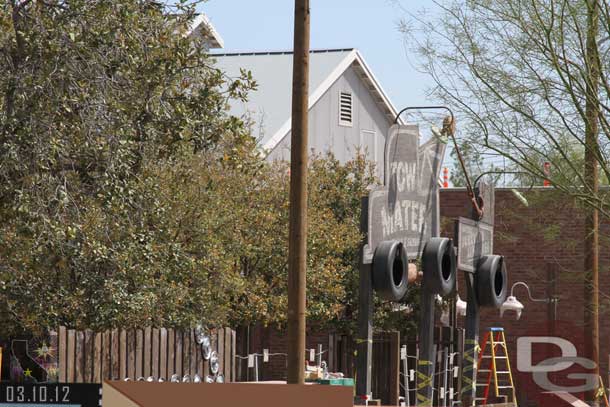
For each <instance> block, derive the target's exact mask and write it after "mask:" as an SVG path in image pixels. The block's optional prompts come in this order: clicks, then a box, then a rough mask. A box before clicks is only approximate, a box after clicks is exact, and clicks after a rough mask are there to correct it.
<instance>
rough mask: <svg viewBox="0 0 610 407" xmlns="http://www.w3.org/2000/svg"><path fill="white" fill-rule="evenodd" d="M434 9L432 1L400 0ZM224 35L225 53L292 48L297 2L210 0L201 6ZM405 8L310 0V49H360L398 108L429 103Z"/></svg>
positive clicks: (370, 0) (367, 1)
mask: <svg viewBox="0 0 610 407" xmlns="http://www.w3.org/2000/svg"><path fill="white" fill-rule="evenodd" d="M401 4H402V7H403V8H405V9H408V10H410V11H413V12H414V11H417V10H418V9H421V8H423V7H425V8H431V7H432V6H433V5H432V1H431V0H402V2H401ZM200 11H203V12H205V13H206V14H207V16H208V18H209V19H210V21H211V22H212V24H213V25H214V27H215V28H216V31H218V33H219V34H220V36H221V37H222V38H223V40H224V43H225V47H224V50H223V51H224V52H237V51H278V50H291V49H292V43H293V24H294V1H293V0H208V2H207V3H204V4H203V5H202V6H201V7H200ZM402 17H404V11H403V10H401V9H400V7H397V6H396V5H395V4H394V2H392V1H391V0H311V44H310V45H311V48H312V49H324V48H357V49H358V50H359V51H360V53H361V54H362V56H363V57H364V59H365V61H366V63H367V64H368V65H369V67H370V68H371V70H372V71H373V74H374V75H375V76H376V78H377V80H378V81H379V82H380V84H381V87H382V88H383V90H384V91H385V93H386V94H387V95H388V96H389V98H390V100H391V101H392V103H393V104H394V106H395V107H396V108H397V109H398V110H400V109H401V108H403V107H406V106H418V105H430V104H432V102H433V101H432V100H428V99H427V98H426V89H427V87H428V86H430V84H431V81H430V79H428V78H427V76H426V75H425V74H422V73H419V72H417V69H416V65H417V58H416V56H415V55H413V54H412V53H411V52H409V53H408V52H407V50H408V48H409V47H408V46H407V45H406V44H405V41H404V38H403V35H402V34H401V33H400V32H399V30H398V23H399V21H400V19H401V18H402Z"/></svg>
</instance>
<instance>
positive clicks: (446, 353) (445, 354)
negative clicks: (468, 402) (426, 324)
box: [442, 347, 449, 407]
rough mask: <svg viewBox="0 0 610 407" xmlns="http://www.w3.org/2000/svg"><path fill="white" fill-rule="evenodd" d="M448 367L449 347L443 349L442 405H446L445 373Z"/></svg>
mask: <svg viewBox="0 0 610 407" xmlns="http://www.w3.org/2000/svg"><path fill="white" fill-rule="evenodd" d="M448 368H449V348H447V347H445V349H443V391H442V395H443V407H447V384H448V380H447V374H448Z"/></svg>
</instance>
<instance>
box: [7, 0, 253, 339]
mask: <svg viewBox="0 0 610 407" xmlns="http://www.w3.org/2000/svg"><path fill="white" fill-rule="evenodd" d="M195 5H196V2H185V1H181V2H180V3H179V4H178V5H176V6H175V10H173V12H172V13H168V12H166V10H164V9H163V8H161V7H159V5H157V4H155V3H153V2H148V1H131V0H117V1H89V0H75V1H69V2H66V1H60V0H52V1H44V2H43V1H32V0H21V1H17V0H10V1H6V2H3V3H2V5H1V6H0V27H2V29H0V60H1V61H2V62H1V63H0V163H1V164H0V292H1V297H0V314H2V318H3V319H4V320H8V321H11V323H10V324H9V325H6V326H4V329H5V332H6V331H10V327H13V328H27V329H30V330H32V329H40V328H42V327H49V326H57V325H58V324H60V323H64V324H68V325H70V326H75V327H84V326H87V327H93V328H101V327H106V326H109V325H113V324H136V323H141V322H142V321H150V320H154V318H155V315H157V311H158V309H157V308H156V306H157V305H158V303H157V302H156V299H155V295H154V293H155V288H159V290H161V292H163V290H166V291H167V295H168V296H169V295H172V296H173V295H174V294H178V293H180V289H181V288H184V287H187V286H188V287H193V290H195V288H196V287H197V282H200V281H202V280H203V279H201V278H196V277H199V276H193V275H192V274H190V271H192V270H195V269H196V268H197V267H196V264H194V263H192V258H191V257H188V256H181V255H180V254H181V253H180V252H179V251H177V252H174V251H173V247H172V241H171V239H170V237H169V236H168V235H166V234H165V235H164V232H166V231H164V230H162V229H161V225H160V224H158V223H154V221H156V220H159V219H164V218H163V216H162V212H163V211H164V210H167V205H166V202H163V201H160V200H159V197H157V196H155V195H154V189H152V190H149V189H147V187H148V186H150V185H151V184H154V182H155V180H154V179H151V177H152V176H154V174H156V173H157V172H158V171H157V170H154V169H155V168H157V166H163V165H171V163H176V162H178V161H179V160H181V159H183V157H184V156H185V155H187V156H188V154H196V153H201V154H205V153H206V152H208V151H211V150H214V149H221V150H226V151H223V153H222V154H221V156H224V155H225V154H228V155H233V156H235V155H237V154H238V151H234V150H233V149H232V148H229V147H227V146H226V142H228V141H230V142H231V143H232V144H233V145H234V146H235V149H236V150H239V148H240V146H241V145H243V144H244V143H245V144H247V143H249V141H248V139H249V136H248V135H247V133H246V132H245V131H244V129H243V125H242V122H241V121H240V120H238V119H237V118H235V117H231V116H230V115H228V114H227V113H226V104H227V101H228V100H229V99H231V98H244V97H245V95H246V92H247V91H248V90H249V89H251V88H252V86H253V81H252V80H251V78H250V77H249V75H248V74H247V73H245V72H244V74H243V75H242V77H241V78H237V79H236V80H228V79H227V78H226V77H225V76H224V75H223V74H222V72H220V71H219V70H217V69H215V68H214V67H213V63H212V62H213V61H212V60H211V59H210V57H209V56H208V54H207V52H205V46H204V44H203V43H202V42H201V41H200V40H198V39H196V38H190V37H188V35H187V33H188V26H189V22H190V21H191V20H192V18H193V16H194V6H195ZM223 142H224V143H225V145H222V143H223ZM216 155H218V152H216ZM215 158H216V157H215V156H212V157H211V158H210V159H215ZM155 211H156V212H155ZM153 214H154V215H156V218H155V217H153V216H152V215H153ZM162 238H163V239H166V240H160V239H162ZM197 270H201V268H197ZM166 280H171V281H173V282H175V284H176V286H175V287H173V286H172V285H171V284H169V285H163V287H161V285H162V284H161V283H162V282H164V281H166ZM212 280H213V279H212ZM153 282H154V283H153ZM193 298H194V297H193V296H187V297H185V298H182V297H181V296H180V295H176V296H175V297H173V304H172V303H170V301H169V300H168V301H167V307H170V308H171V307H174V308H173V309H172V312H170V311H167V313H166V314H160V315H163V316H162V318H165V319H168V320H169V321H170V322H172V321H175V322H176V323H181V322H183V321H182V320H180V318H185V319H187V320H188V319H194V317H195V315H194V314H196V313H201V312H202V311H203V308H202V307H203V305H201V306H200V307H196V306H194V307H190V304H188V302H189V301H193ZM209 304H213V301H210V302H209ZM189 307H190V308H189ZM186 309H188V310H189V312H186V313H184V314H181V313H179V312H178V311H179V310H186ZM174 311H175V312H174ZM179 314H180V315H181V317H180V318H178V317H177V316H176V315H179Z"/></svg>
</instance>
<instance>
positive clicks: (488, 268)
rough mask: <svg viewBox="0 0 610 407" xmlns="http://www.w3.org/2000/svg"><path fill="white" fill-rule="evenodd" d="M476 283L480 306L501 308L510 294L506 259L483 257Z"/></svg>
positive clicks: (494, 256) (493, 255) (492, 256)
mask: <svg viewBox="0 0 610 407" xmlns="http://www.w3.org/2000/svg"><path fill="white" fill-rule="evenodd" d="M474 281H475V288H476V293H477V299H478V300H479V305H480V306H482V307H490V308H500V306H502V304H503V303H504V301H506V295H507V294H508V273H507V271H506V263H505V262H504V257H503V256H498V255H495V254H492V255H489V256H483V257H481V260H480V261H479V265H478V267H477V272H476V274H475V276H474Z"/></svg>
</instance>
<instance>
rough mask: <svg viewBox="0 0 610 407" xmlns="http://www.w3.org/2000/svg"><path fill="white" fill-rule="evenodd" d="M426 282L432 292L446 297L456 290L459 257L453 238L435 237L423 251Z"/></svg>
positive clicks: (423, 269)
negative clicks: (454, 247)
mask: <svg viewBox="0 0 610 407" xmlns="http://www.w3.org/2000/svg"><path fill="white" fill-rule="evenodd" d="M422 271H423V273H424V284H426V288H428V289H429V290H430V291H431V292H432V294H438V295H440V296H441V297H446V296H448V295H451V294H452V293H454V292H455V289H456V281H457V257H456V255H455V250H454V249H453V240H451V239H448V238H446V237H433V238H431V239H430V240H429V241H428V242H426V245H425V246H424V250H423V252H422Z"/></svg>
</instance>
